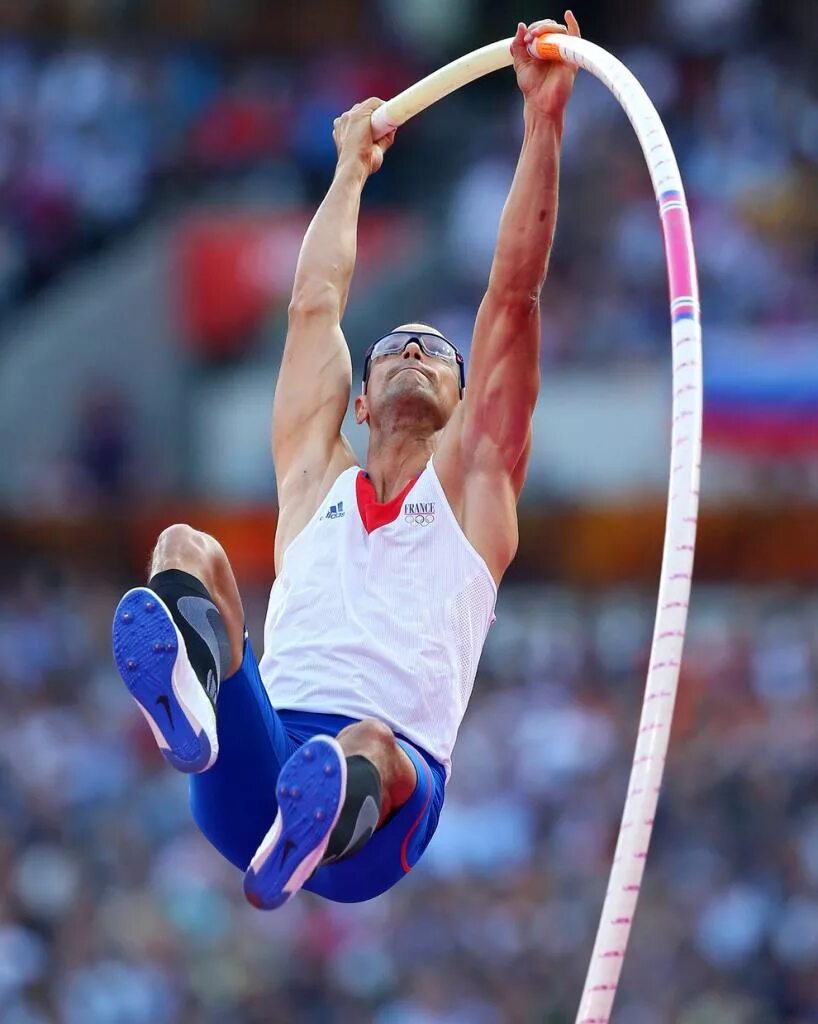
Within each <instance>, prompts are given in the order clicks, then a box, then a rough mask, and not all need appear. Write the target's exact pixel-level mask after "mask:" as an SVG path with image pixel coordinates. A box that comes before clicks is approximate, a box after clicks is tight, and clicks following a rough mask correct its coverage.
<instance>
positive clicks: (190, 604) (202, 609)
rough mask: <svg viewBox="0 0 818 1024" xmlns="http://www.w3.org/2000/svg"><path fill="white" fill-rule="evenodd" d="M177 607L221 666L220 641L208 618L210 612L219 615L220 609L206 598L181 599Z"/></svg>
mask: <svg viewBox="0 0 818 1024" xmlns="http://www.w3.org/2000/svg"><path fill="white" fill-rule="evenodd" d="M176 607H177V608H178V609H179V614H180V615H181V616H182V617H183V618H184V619H185V621H186V622H187V623H188V624H189V625H190V626H192V627H193V629H195V630H196V632H197V633H198V634H199V636H200V637H201V638H202V640H204V642H205V643H206V644H207V646H208V648H209V650H210V653H211V654H212V655H213V661H214V662H215V663H216V665H220V664H221V658H220V652H219V639H218V637H217V636H216V630H215V629H214V628H213V624H212V623H211V621H210V619H209V618H208V612H211V613H212V612H215V613H216V615H218V614H219V609H218V608H217V607H216V606H215V604H213V602H212V601H208V600H207V598H205V597H180V598H179V600H178V601H177V602H176Z"/></svg>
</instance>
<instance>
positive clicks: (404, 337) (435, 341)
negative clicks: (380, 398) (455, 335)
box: [363, 331, 466, 397]
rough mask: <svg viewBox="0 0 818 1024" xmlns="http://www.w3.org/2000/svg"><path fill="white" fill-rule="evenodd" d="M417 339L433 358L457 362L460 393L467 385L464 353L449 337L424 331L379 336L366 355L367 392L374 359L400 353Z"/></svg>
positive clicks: (365, 377)
mask: <svg viewBox="0 0 818 1024" xmlns="http://www.w3.org/2000/svg"><path fill="white" fill-rule="evenodd" d="M411 341H415V342H417V344H418V345H419V346H420V350H421V352H423V353H425V354H426V355H427V356H429V357H430V358H433V359H443V360H445V361H446V362H447V363H456V364H457V367H458V372H459V377H460V395H461V397H462V395H463V390H464V388H465V387H466V364H465V361H464V359H463V355H462V353H461V352H460V351H459V350H458V349H457V347H456V346H455V345H453V344H452V343H451V342H450V341H449V340H448V339H447V338H443V337H441V335H439V334H425V333H423V332H422V331H421V332H416V331H392V333H391V334H385V335H384V336H383V337H382V338H378V340H377V341H376V342H374V343H373V344H372V345H370V346H369V348H368V349H367V350H366V354H365V356H364V379H363V390H364V393H366V385H367V382H368V381H369V372H370V370H371V369H372V361H373V359H381V358H383V356H395V355H400V353H401V352H403V350H404V349H405V348H406V346H407V345H408V344H409V342H411Z"/></svg>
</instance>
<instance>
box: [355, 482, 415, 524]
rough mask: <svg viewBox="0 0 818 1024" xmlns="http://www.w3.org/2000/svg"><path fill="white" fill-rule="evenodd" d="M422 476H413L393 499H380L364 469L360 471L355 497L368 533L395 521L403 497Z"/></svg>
mask: <svg viewBox="0 0 818 1024" xmlns="http://www.w3.org/2000/svg"><path fill="white" fill-rule="evenodd" d="M419 477H420V473H418V475H417V476H415V477H412V479H411V480H410V481H409V483H408V484H407V485H406V486H405V487H404V488H403V490H402V491H401V492H400V494H396V495H395V497H394V498H392V500H391V501H378V500H377V498H376V496H375V485H374V484H373V483H372V481H371V480H370V479H369V477H368V476H367V474H366V473H365V472H364V470H361V471H360V472H359V473H358V476H357V478H356V480H355V497H356V498H357V500H358V511H359V512H360V514H361V522H362V523H363V524H364V529H365V530H366V532H367V533H372V531H373V530H377V529H378V527H379V526H386V525H387V524H388V523H394V521H395V520H396V519H397V518H398V515H399V514H400V510H401V505H402V504H403V499H404V498H405V497H406V495H407V494H408V493H409V492H410V491H411V490H412V488H413V487H414V486H415V484H416V483H417V481H418V478H419Z"/></svg>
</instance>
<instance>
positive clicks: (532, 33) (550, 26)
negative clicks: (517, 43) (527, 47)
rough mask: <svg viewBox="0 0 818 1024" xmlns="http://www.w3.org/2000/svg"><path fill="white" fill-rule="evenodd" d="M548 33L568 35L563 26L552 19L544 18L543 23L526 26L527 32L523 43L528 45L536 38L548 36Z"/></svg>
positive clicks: (535, 22) (536, 22)
mask: <svg viewBox="0 0 818 1024" xmlns="http://www.w3.org/2000/svg"><path fill="white" fill-rule="evenodd" d="M549 32H557V33H561V34H562V35H568V29H567V28H566V27H565V25H560V23H559V22H558V21H554V20H553V18H546V19H545V20H544V21H534V22H532V23H531V24H530V25H529V26H528V30H527V31H526V34H525V42H526V43H530V42H531V40H532V39H536V38H537V37H538V36H545V35H548V33H549Z"/></svg>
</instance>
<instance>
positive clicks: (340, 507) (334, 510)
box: [321, 501, 345, 519]
mask: <svg viewBox="0 0 818 1024" xmlns="http://www.w3.org/2000/svg"><path fill="white" fill-rule="evenodd" d="M344 515H345V513H344V503H343V502H342V501H339V502H338V504H337V505H330V507H329V511H328V512H326V513H325V514H324V515H323V516H322V517H321V518H322V519H341V517H342V516H344Z"/></svg>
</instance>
